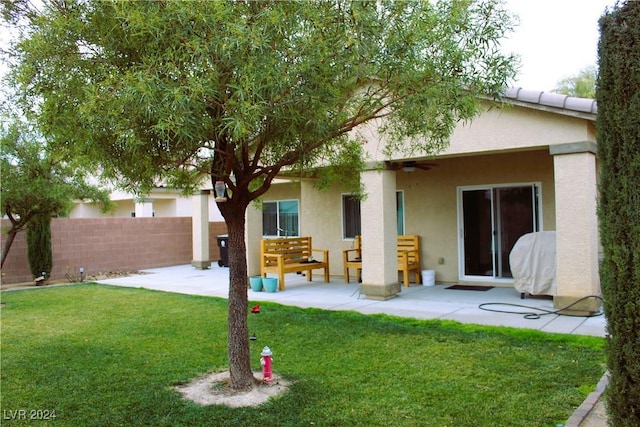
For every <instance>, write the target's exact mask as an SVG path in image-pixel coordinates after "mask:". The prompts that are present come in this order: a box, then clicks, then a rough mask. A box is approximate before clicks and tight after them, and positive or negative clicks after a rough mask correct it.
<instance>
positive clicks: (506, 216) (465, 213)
mask: <svg viewBox="0 0 640 427" xmlns="http://www.w3.org/2000/svg"><path fill="white" fill-rule="evenodd" d="M538 193H539V185H538V184H525V185H509V186H484V187H466V188H460V189H459V190H458V206H459V209H458V212H459V224H460V227H459V228H460V236H459V247H460V249H461V250H460V262H459V265H460V278H461V279H467V280H488V279H492V280H495V279H510V278H512V275H511V269H510V268H509V253H510V252H511V249H512V248H513V245H514V244H515V243H516V241H517V240H518V239H519V238H520V237H521V236H522V235H524V234H527V233H530V232H532V231H538V230H539V229H540V221H539V212H538V211H539V208H540V204H539V202H538V198H539V195H538Z"/></svg>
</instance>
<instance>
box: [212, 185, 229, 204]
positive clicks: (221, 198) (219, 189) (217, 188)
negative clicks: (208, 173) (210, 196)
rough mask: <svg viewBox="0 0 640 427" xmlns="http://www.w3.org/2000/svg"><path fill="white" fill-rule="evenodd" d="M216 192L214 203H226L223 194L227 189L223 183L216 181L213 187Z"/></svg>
mask: <svg viewBox="0 0 640 427" xmlns="http://www.w3.org/2000/svg"><path fill="white" fill-rule="evenodd" d="M213 189H214V190H215V192H216V202H218V203H220V202H226V201H227V198H226V197H225V196H224V192H225V190H226V189H227V186H226V185H225V183H224V181H216V185H215V186H214V187H213Z"/></svg>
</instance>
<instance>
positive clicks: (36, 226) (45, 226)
mask: <svg viewBox="0 0 640 427" xmlns="http://www.w3.org/2000/svg"><path fill="white" fill-rule="evenodd" d="M27 257H28V259H29V268H30V269H31V274H32V275H33V277H39V276H41V275H42V276H44V278H45V279H46V278H47V277H48V276H49V275H50V274H51V268H52V267H53V255H52V252H51V217H49V216H46V215H44V216H37V217H35V218H34V219H33V221H31V222H30V223H29V225H28V226H27Z"/></svg>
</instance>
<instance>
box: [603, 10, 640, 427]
mask: <svg viewBox="0 0 640 427" xmlns="http://www.w3.org/2000/svg"><path fill="white" fill-rule="evenodd" d="M598 51H599V52H598V53H599V68H600V72H599V76H598V84H597V89H596V98H597V101H598V119H597V124H596V126H597V131H596V132H597V139H598V156H599V160H600V162H601V175H600V199H599V222H600V233H601V239H602V246H603V250H604V260H603V263H602V266H601V270H600V279H601V284H602V294H603V297H604V300H605V302H604V308H605V314H606V317H607V332H608V336H607V346H606V351H607V364H608V369H609V373H610V382H609V387H608V392H607V408H608V414H609V424H610V425H612V426H616V427H617V426H634V427H637V426H640V2H637V1H626V2H624V3H622V4H618V5H616V7H615V8H614V9H613V10H610V11H607V12H606V13H605V14H604V15H603V16H602V17H601V18H600V42H599V46H598Z"/></svg>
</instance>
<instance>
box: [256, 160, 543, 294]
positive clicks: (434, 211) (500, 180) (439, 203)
mask: <svg viewBox="0 0 640 427" xmlns="http://www.w3.org/2000/svg"><path fill="white" fill-rule="evenodd" d="M434 162H435V163H437V165H438V166H436V167H433V168H432V169H431V170H428V171H422V170H420V169H417V170H416V171H414V172H411V173H406V172H403V171H401V170H400V171H398V172H397V173H396V174H397V175H396V186H397V189H398V190H402V191H403V192H404V200H405V234H418V235H420V236H421V238H422V243H421V244H422V260H423V265H422V269H429V270H435V271H436V278H437V280H438V281H447V282H455V281H457V280H458V279H459V277H458V222H457V221H458V219H457V218H458V217H457V215H458V211H457V209H458V204H457V203H458V202H457V189H458V187H460V186H474V185H501V184H521V183H539V184H540V196H541V204H542V217H541V221H542V228H543V229H544V230H555V194H554V193H555V191H554V183H553V181H554V172H553V167H554V166H553V157H552V156H551V155H550V154H549V151H548V149H540V150H536V151H526V152H525V151H523V152H513V153H501V154H493V155H479V156H466V157H458V158H446V159H437V160H435V161H434ZM342 194H344V191H343V190H341V189H340V188H337V187H336V188H334V189H332V190H331V191H327V192H319V191H316V190H314V189H313V188H312V184H311V183H310V182H303V183H301V184H299V185H298V184H295V185H291V184H278V185H274V186H273V187H272V189H271V190H270V191H269V192H268V194H267V195H266V196H265V200H283V199H299V200H300V223H301V234H302V235H308V236H312V237H313V243H314V246H315V247H318V248H323V249H329V251H330V253H329V256H330V264H331V274H332V275H337V276H341V275H342V251H343V250H344V249H349V248H351V247H352V246H353V242H352V241H351V240H343V238H342V202H341V201H342ZM391 204H393V202H392V201H391ZM375 215H376V213H375V212H364V211H363V213H362V217H363V221H367V219H371V218H373V217H374V216H375ZM439 258H442V259H443V261H444V263H442V264H440V263H439V262H438V260H439Z"/></svg>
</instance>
